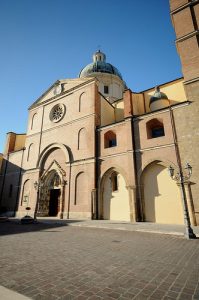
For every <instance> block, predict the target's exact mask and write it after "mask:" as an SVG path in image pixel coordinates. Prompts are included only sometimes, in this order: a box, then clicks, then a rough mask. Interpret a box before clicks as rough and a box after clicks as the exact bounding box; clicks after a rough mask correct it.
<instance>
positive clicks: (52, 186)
mask: <svg viewBox="0 0 199 300" xmlns="http://www.w3.org/2000/svg"><path fill="white" fill-rule="evenodd" d="M61 183H62V179H61V176H60V174H59V173H58V172H57V170H51V171H50V172H49V173H48V174H46V176H45V177H43V178H42V184H41V190H40V196H39V200H38V201H39V203H38V212H37V214H38V215H39V216H43V217H47V216H49V217H56V216H57V215H58V214H59V213H60V209H61V195H62V184H61Z"/></svg>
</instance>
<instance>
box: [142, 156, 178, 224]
mask: <svg viewBox="0 0 199 300" xmlns="http://www.w3.org/2000/svg"><path fill="white" fill-rule="evenodd" d="M139 186H140V189H141V191H140V194H141V204H142V210H143V211H142V213H143V219H144V220H145V221H147V222H155V223H165V224H183V208H182V202H181V196H180V190H179V188H178V186H177V185H176V183H175V182H174V181H172V180H171V178H170V177H169V175H168V172H167V165H166V164H165V163H163V162H162V161H153V162H152V163H150V164H148V165H147V166H146V167H145V168H144V170H143V172H142V175H141V178H140V185H139Z"/></svg>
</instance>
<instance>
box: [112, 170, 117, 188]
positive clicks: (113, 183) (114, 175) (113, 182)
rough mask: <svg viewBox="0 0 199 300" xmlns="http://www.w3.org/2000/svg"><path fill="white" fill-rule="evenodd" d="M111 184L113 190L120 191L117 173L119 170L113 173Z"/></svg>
mask: <svg viewBox="0 0 199 300" xmlns="http://www.w3.org/2000/svg"><path fill="white" fill-rule="evenodd" d="M111 186H112V192H115V191H118V174H117V172H113V173H112V174H111Z"/></svg>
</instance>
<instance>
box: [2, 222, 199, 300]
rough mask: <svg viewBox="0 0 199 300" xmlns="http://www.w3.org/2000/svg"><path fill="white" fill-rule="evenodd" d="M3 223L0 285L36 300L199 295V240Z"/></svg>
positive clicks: (173, 297) (183, 297)
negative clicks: (198, 261)
mask: <svg viewBox="0 0 199 300" xmlns="http://www.w3.org/2000/svg"><path fill="white" fill-rule="evenodd" d="M1 225H2V226H3V227H2V226H1V227H0V234H2V235H1V236H0V244H1V253H0V265H1V266H3V267H2V268H1V270H2V272H1V274H0V284H1V285H3V286H5V287H8V288H11V289H13V290H14V291H18V292H20V293H22V294H24V295H26V296H28V297H31V298H32V299H36V300H38V299H42V300H50V299H53V300H56V299H63V300H64V299H66V300H67V299H69V300H70V299H79V300H81V299H82V300H84V299H93V300H95V299H103V300H104V299H105V300H106V299H107V300H108V299H112V300H113V299H120V300H125V299H137V300H138V299H139V300H146V299H151V300H152V299H158V300H162V299H164V300H166V299H181V300H189V299H194V300H198V299H199V284H198V283H199V275H198V274H199V264H198V263H197V260H198V256H199V243H198V241H197V240H193V241H191V242H190V241H188V240H186V239H183V238H181V237H177V236H169V235H168V236H167V235H160V234H159V235H158V234H152V233H140V232H133V231H121V230H111V229H110V230H109V229H99V228H83V227H69V226H61V227H60V226H57V225H56V224H54V225H53V224H45V225H44V224H37V225H38V226H37V225H36V227H34V226H31V227H29V225H27V226H28V227H26V228H25V227H23V226H22V225H17V224H14V223H12V222H9V224H6V223H2V224H1ZM17 226H18V227H17ZM23 228H24V229H23ZM28 228H29V229H28ZM34 228H36V230H35V229H34ZM23 230H24V232H23ZM21 233H23V234H21ZM27 266H28V267H27Z"/></svg>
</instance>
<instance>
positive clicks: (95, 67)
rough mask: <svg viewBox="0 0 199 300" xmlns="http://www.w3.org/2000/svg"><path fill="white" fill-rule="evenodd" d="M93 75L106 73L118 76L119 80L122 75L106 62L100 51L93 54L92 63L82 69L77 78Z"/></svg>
mask: <svg viewBox="0 0 199 300" xmlns="http://www.w3.org/2000/svg"><path fill="white" fill-rule="evenodd" d="M93 73H108V74H113V75H116V76H118V77H119V78H120V79H121V80H123V79H122V75H121V73H120V72H119V71H118V69H117V68H116V67H114V66H113V65H111V64H110V63H107V62H106V56H105V54H104V53H102V52H101V51H100V50H99V51H97V52H95V53H94V54H93V62H92V63H91V64H88V65H87V66H86V67H84V68H83V69H82V70H81V71H80V73H79V77H80V78H81V77H89V76H92V74H93Z"/></svg>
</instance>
